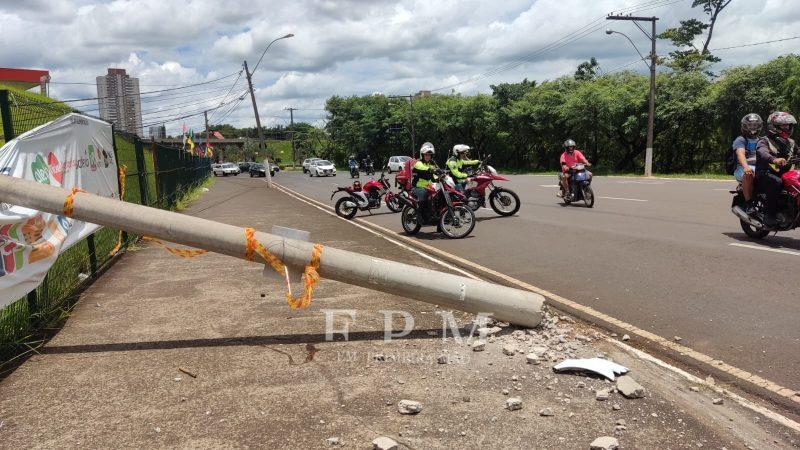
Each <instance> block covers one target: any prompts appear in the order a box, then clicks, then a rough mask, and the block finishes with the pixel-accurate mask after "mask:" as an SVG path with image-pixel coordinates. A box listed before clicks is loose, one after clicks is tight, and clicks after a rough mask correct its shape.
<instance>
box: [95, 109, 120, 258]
mask: <svg viewBox="0 0 800 450" xmlns="http://www.w3.org/2000/svg"><path fill="white" fill-rule="evenodd" d="M111 147H113V148H112V150H113V151H114V161H116V162H117V174H119V152H118V151H117V132H116V130H115V127H114V124H113V123H112V124H111ZM117 178H118V179H117V189H119V193H120V198H119V199H120V201H125V199H124V198H122V183H124V182H125V180H120V179H119V175H117ZM91 237H92V238H93V237H94V234H92V236H91ZM122 242H123V243H124V244H125V245H128V232H127V231H124V230H123V231H122ZM92 245H94V241H92Z"/></svg>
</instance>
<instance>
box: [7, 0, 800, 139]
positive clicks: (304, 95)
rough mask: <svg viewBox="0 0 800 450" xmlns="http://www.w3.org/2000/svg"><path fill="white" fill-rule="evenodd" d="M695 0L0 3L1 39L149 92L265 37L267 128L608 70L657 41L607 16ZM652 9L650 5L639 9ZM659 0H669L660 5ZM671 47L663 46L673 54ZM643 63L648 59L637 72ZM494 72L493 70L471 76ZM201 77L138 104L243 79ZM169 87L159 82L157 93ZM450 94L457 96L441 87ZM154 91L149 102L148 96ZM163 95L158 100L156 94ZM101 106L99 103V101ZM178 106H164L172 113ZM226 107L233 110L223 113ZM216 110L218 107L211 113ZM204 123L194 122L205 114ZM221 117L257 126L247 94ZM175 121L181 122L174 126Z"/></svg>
mask: <svg viewBox="0 0 800 450" xmlns="http://www.w3.org/2000/svg"><path fill="white" fill-rule="evenodd" d="M795 2H796V0H763V1H761V2H732V3H731V5H730V6H729V7H728V8H727V9H726V10H725V11H724V12H723V13H722V15H721V16H720V19H719V22H718V23H717V26H716V28H715V31H714V39H713V41H712V45H711V46H712V48H719V47H729V46H737V45H740V44H742V43H748V42H759V41H766V40H771V39H778V38H781V37H786V36H794V35H796V34H797V32H796V31H795V30H797V29H798V25H800V9H798V8H794V7H793V6H795V5H794V3H795ZM690 4H691V2H690V1H689V0H683V1H681V2H678V3H675V4H671V5H666V1H660V2H657V3H654V2H652V1H649V2H646V1H645V0H594V1H591V2H589V1H586V0H504V1H502V2H498V1H493V2H487V1H485V0H439V1H435V2H432V1H430V0H398V1H392V0H375V1H368V0H295V1H293V2H285V1H277V0H274V1H273V0H269V1H268V0H261V1H252V0H230V1H226V2H224V3H221V2H218V1H215V0H191V1H186V2H171V1H164V0H137V1H127V0H111V1H102V0H26V1H13V0H0V23H2V24H3V37H4V45H2V46H0V61H3V65H6V66H11V67H30V68H43V69H49V70H50V71H51V75H52V77H53V81H54V82H56V83H57V82H59V81H61V82H75V81H77V82H87V83H92V82H93V81H94V78H95V77H96V76H97V75H102V74H104V73H105V72H106V69H107V68H108V67H123V68H125V69H127V70H128V71H129V73H131V75H133V76H137V77H139V78H140V84H141V85H142V91H147V90H154V89H159V87H158V86H156V85H159V86H163V85H180V84H189V83H197V82H202V81H208V80H212V79H214V78H218V77H220V76H223V75H226V74H230V73H235V72H237V71H238V70H240V67H241V64H242V61H243V60H247V61H248V63H249V64H250V67H251V68H253V66H254V65H255V63H256V61H257V60H258V58H259V56H260V55H261V53H262V52H263V50H264V47H265V46H266V44H267V43H269V42H270V41H272V40H273V39H275V38H276V37H279V36H283V35H285V34H287V33H294V34H295V37H293V38H291V39H286V40H281V41H278V42H276V43H275V44H274V45H273V46H272V47H271V48H270V49H269V51H268V52H267V53H266V55H265V56H264V60H263V61H262V63H261V65H260V67H259V68H258V70H257V71H256V73H255V74H254V76H253V79H254V84H255V86H256V94H257V101H258V102H259V108H260V110H261V111H262V115H263V116H264V119H265V122H267V123H272V122H274V123H283V120H284V119H283V118H284V117H288V114H287V112H286V111H284V110H283V108H285V107H287V106H292V107H296V108H302V109H301V110H298V111H297V112H296V115H295V119H296V120H308V121H319V120H320V118H321V117H323V116H324V111H316V109H319V108H321V107H322V106H323V105H324V102H325V99H326V98H328V97H329V96H331V95H334V94H336V95H351V94H369V93H372V92H376V91H379V92H385V93H394V94H408V93H413V92H416V91H419V90H422V89H432V88H438V87H444V86H448V85H451V84H457V83H458V86H456V87H455V90H456V91H457V92H463V93H474V92H488V91H489V85H491V84H497V83H501V82H513V81H518V80H521V79H522V78H528V79H537V80H543V79H548V78H554V77H557V76H560V75H565V74H571V73H572V72H573V71H574V69H575V67H576V66H577V65H578V64H579V63H580V62H582V61H585V60H587V59H589V58H590V57H592V56H594V57H597V58H598V60H599V62H600V65H601V67H602V68H604V69H605V70H609V69H612V68H614V67H618V66H621V65H624V64H626V63H629V62H631V61H635V60H636V59H637V58H638V56H637V54H636V52H635V50H634V49H633V48H632V47H631V46H630V44H629V43H628V42H627V41H626V40H625V39H624V38H623V37H622V36H619V35H613V36H607V35H605V33H604V32H603V31H604V29H605V28H606V27H613V28H614V29H616V30H618V31H621V32H624V33H626V34H628V35H629V36H630V37H631V39H633V40H634V42H636V44H637V46H639V48H640V50H643V51H645V52H646V51H647V50H648V45H649V41H648V40H647V39H646V38H645V37H644V36H643V35H642V34H641V32H640V31H639V30H638V29H636V27H635V26H634V25H633V24H632V23H630V22H613V23H612V22H608V21H606V20H604V18H605V16H606V14H607V13H608V12H611V11H621V10H623V9H624V8H635V7H636V5H640V6H638V8H639V10H640V11H639V12H641V13H642V14H648V15H650V14H654V15H657V16H658V17H659V18H660V20H659V21H658V28H659V31H662V30H664V29H666V28H667V27H671V26H676V25H677V24H678V23H679V21H680V20H682V19H687V18H690V17H696V18H701V19H702V18H703V17H704V15H703V13H702V11H701V10H699V9H698V8H695V9H692V8H691V7H690ZM642 5H644V6H647V5H650V6H653V7H652V8H651V9H643V6H642ZM659 5H661V6H659ZM796 46H797V41H788V42H785V43H776V44H770V45H764V46H758V47H745V48H739V49H731V50H723V51H720V52H719V53H718V55H719V56H720V57H722V58H723V61H722V63H720V64H718V65H717V67H715V69H716V70H717V71H720V70H722V69H724V68H725V67H727V66H730V65H738V64H757V63H761V62H763V61H766V60H768V59H771V58H774V57H775V56H777V55H780V54H784V53H787V52H790V51H792V49H794V48H796ZM670 50H671V48H670V47H669V44H668V42H666V41H659V42H658V53H659V54H660V55H666V54H667V53H668V52H669V51H670ZM630 68H631V69H634V70H639V71H644V69H645V67H644V65H643V64H635V65H632V66H630ZM481 74H487V76H479V77H477V78H476V75H481ZM234 79H235V77H232V78H229V79H226V80H224V82H219V83H214V84H211V85H204V86H203V87H202V88H201V87H198V88H195V89H192V90H189V91H188V92H189V93H191V92H197V96H196V101H195V103H194V104H187V105H185V106H184V107H180V106H176V105H180V104H182V103H191V102H190V100H192V98H191V95H189V96H188V97H189V98H188V100H189V101H187V98H186V97H180V96H178V95H177V93H170V94H171V95H160V96H158V95H153V96H152V97H154V98H153V99H152V101H150V100H149V101H147V102H143V104H142V108H143V110H144V111H145V112H146V113H148V114H149V115H150V116H151V117H159V116H163V115H166V114H168V113H170V112H174V113H175V116H178V115H180V114H184V113H190V112H192V111H194V110H196V109H198V108H203V107H208V106H209V105H210V106H213V105H215V104H218V103H219V100H220V99H221V98H224V97H225V94H226V93H227V92H228V91H229V90H230V91H231V94H230V95H229V96H228V97H229V98H235V97H236V95H238V94H239V93H241V92H242V91H243V89H244V86H245V83H244V77H241V78H240V79H239V81H238V84H237V86H235V87H234V88H233V89H231V84H232V83H233V80H234ZM162 89H163V87H162ZM52 92H53V93H54V94H55V95H56V96H58V97H60V98H85V97H87V96H93V95H95V93H96V90H95V87H94V86H93V85H91V84H88V85H59V84H55V83H54V84H53V85H52ZM443 92H449V90H445V91H443ZM146 97H150V96H149V95H148V96H146ZM155 97H161V99H160V100H159V101H157V99H156V98H155ZM95 106H96V105H95ZM168 107H169V108H170V109H167V108H168ZM225 111H227V109H226V110H225ZM212 115H213V116H215V120H216V118H219V117H222V116H223V114H222V113H221V112H217V113H212ZM200 117H201V116H199V117H194V118H190V119H186V120H187V121H197V122H201V121H202V120H201V119H200ZM226 120H229V121H232V122H234V123H235V124H237V125H242V126H245V125H252V105H250V102H249V98H248V99H247V101H243V102H241V103H240V104H239V107H238V108H237V109H235V110H232V111H231V112H230V114H229V115H228V116H227V118H226ZM168 126H169V127H174V129H177V128H178V127H179V126H180V121H178V122H176V123H172V124H168Z"/></svg>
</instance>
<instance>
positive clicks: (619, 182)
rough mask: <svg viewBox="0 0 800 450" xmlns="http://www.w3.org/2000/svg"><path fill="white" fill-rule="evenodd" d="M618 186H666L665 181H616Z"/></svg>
mask: <svg viewBox="0 0 800 450" xmlns="http://www.w3.org/2000/svg"><path fill="white" fill-rule="evenodd" d="M617 183H618V184H651V185H657V184H667V182H666V181H617Z"/></svg>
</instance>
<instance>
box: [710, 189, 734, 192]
mask: <svg viewBox="0 0 800 450" xmlns="http://www.w3.org/2000/svg"><path fill="white" fill-rule="evenodd" d="M732 190H733V189H721V188H719V189H712V191H728V192H729V191H732Z"/></svg>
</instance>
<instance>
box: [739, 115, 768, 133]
mask: <svg viewBox="0 0 800 450" xmlns="http://www.w3.org/2000/svg"><path fill="white" fill-rule="evenodd" d="M763 125H764V121H763V120H761V116H759V115H758V114H756V113H750V114H748V115H746V116H744V117H742V135H743V136H748V137H756V136H758V134H759V133H761V127H762V126H763Z"/></svg>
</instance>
